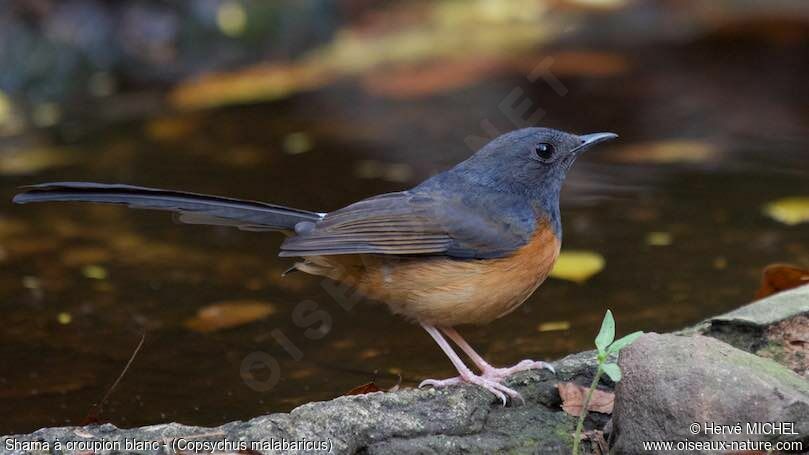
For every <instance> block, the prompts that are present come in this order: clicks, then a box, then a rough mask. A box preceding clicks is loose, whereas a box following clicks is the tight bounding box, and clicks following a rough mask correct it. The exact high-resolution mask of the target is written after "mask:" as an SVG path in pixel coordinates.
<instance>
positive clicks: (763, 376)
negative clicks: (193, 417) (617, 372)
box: [0, 287, 809, 455]
mask: <svg viewBox="0 0 809 455" xmlns="http://www.w3.org/2000/svg"><path fill="white" fill-rule="evenodd" d="M807 296H809V287H804V288H799V289H794V290H791V291H786V292H783V293H780V294H776V295H775V296H772V297H769V298H767V299H764V300H761V301H759V302H756V303H753V304H751V305H748V306H746V307H743V308H741V309H739V310H737V311H734V312H731V313H728V314H726V315H722V316H719V317H716V318H712V319H709V320H707V321H705V322H703V323H701V324H700V325H698V326H695V327H692V328H690V329H686V330H684V331H682V332H679V333H680V335H689V336H687V337H686V336H674V335H654V334H652V335H646V336H644V337H641V339H640V340H638V341H637V342H636V343H635V344H634V345H632V346H631V347H629V348H627V349H625V350H624V351H623V352H622V354H621V359H620V364H621V367H622V368H623V370H624V380H623V381H621V383H620V385H619V386H618V388H617V397H616V400H615V405H616V408H615V415H614V421H613V428H614V429H615V432H616V434H617V440H616V443H617V444H618V450H616V451H615V453H636V452H640V449H639V448H638V447H640V446H639V445H638V444H639V443H640V441H643V440H650V441H653V440H676V439H680V440H684V439H683V438H689V437H690V438H691V439H692V440H698V439H699V438H703V437H704V435H702V436H694V435H690V434H688V424H689V423H691V422H693V421H698V422H700V423H701V424H704V423H705V422H706V421H710V422H716V423H718V424H735V423H736V421H737V420H738V421H740V422H742V424H743V425H744V423H745V422H754V421H773V420H778V419H782V420H784V421H794V422H796V428H795V430H796V431H798V432H800V434H801V435H802V436H801V437H803V438H804V439H803V442H804V447H807V448H809V441H807V440H806V438H805V435H807V434H809V429H807V428H806V426H807V424H809V406H808V405H807V395H809V391H808V390H809V384H807V382H806V381H805V380H802V379H801V378H800V377H798V376H796V375H795V374H793V373H792V372H790V371H789V370H787V369H785V368H783V367H781V366H780V365H779V364H777V363H775V362H772V361H770V360H766V359H762V358H759V357H756V356H755V355H752V354H747V353H745V352H742V351H740V350H738V349H735V348H733V347H731V346H729V345H727V344H725V343H722V342H721V341H717V340H715V339H712V338H707V337H704V336H700V334H702V333H705V334H707V335H712V336H715V337H717V338H722V339H725V340H727V341H729V342H731V343H733V344H734V345H739V346H742V347H743V348H748V347H750V346H754V345H760V344H762V343H766V342H767V341H766V339H765V338H764V332H765V330H766V329H767V327H768V326H770V325H771V324H773V323H777V322H780V321H784V320H787V319H790V318H792V317H794V316H796V315H799V314H802V313H807V312H809V298H807ZM751 350H754V349H751ZM554 366H555V367H556V370H557V374H556V375H555V376H554V375H552V374H550V373H549V372H547V371H542V372H540V371H536V370H534V371H530V372H524V373H520V374H517V375H515V376H513V377H512V378H510V379H509V381H508V383H507V384H508V385H509V386H510V387H513V388H515V389H517V390H518V391H519V392H520V393H522V395H523V397H525V400H526V403H525V405H516V406H509V407H505V408H504V407H502V406H500V404H499V402H498V401H497V400H496V399H495V398H494V396H492V395H491V394H489V393H488V392H486V391H484V390H482V389H479V388H477V387H473V386H461V387H452V388H449V389H444V390H432V389H426V390H413V389H405V390H401V391H399V392H394V393H373V394H368V395H360V396H350V397H342V398H337V399H335V400H332V401H327V402H319V403H310V404H306V405H304V406H301V407H299V408H297V409H294V410H293V411H292V412H290V413H288V414H271V415H267V416H261V417H256V418H255V419H252V420H249V421H247V422H231V423H228V424H225V425H222V426H221V427H217V428H200V427H191V426H185V425H179V424H176V423H170V424H164V425H153V426H148V427H142V428H133V429H119V428H116V427H115V426H113V425H100V426H88V427H64V428H43V429H41V430H39V431H36V432H34V433H31V434H27V435H16V436H5V437H1V438H0V454H15V455H16V454H23V453H43V454H44V453H48V454H59V453H68V452H70V453H75V452H78V451H81V450H72V451H71V450H68V448H67V447H66V444H67V443H68V442H76V441H85V442H95V443H99V442H104V443H105V444H106V446H105V447H100V448H98V449H97V450H95V453H98V454H109V453H112V452H115V453H118V454H135V453H138V454H141V453H175V452H176V450H171V449H172V448H174V449H182V448H183V447H182V446H179V445H178V444H180V443H185V444H186V445H185V448H191V449H196V450H193V451H196V452H205V450H203V449H204V447H200V446H189V445H188V444H189V443H196V444H200V443H201V442H203V441H209V442H217V441H218V442H220V443H222V442H223V441H227V443H228V444H230V446H228V447H212V448H215V449H221V450H217V451H218V452H225V453H233V452H236V451H237V449H242V448H245V449H256V452H260V453H261V454H262V455H268V454H271V453H314V452H315V450H307V449H306V448H305V447H304V448H287V449H286V450H285V449H284V448H283V447H276V448H275V449H274V448H272V447H270V448H267V447H261V446H259V447H252V446H251V443H253V442H258V443H264V444H268V443H271V442H272V441H273V440H275V441H276V442H278V443H280V442H281V440H282V439H286V440H287V441H292V442H295V441H298V442H300V441H303V440H307V441H327V442H328V445H329V447H328V448H331V449H332V453H372V454H373V453H499V452H511V453H531V454H534V453H538V454H557V453H570V444H571V442H572V440H571V435H572V433H573V429H574V426H575V423H576V419H575V418H573V417H570V416H568V415H567V414H565V413H564V412H562V411H561V409H560V398H559V394H558V392H557V390H556V388H555V384H556V383H557V382H560V381H574V382H576V383H579V384H582V385H589V383H590V382H591V381H592V378H593V374H594V371H595V368H594V367H595V352H594V351H587V352H581V353H578V354H572V355H569V356H567V357H565V358H564V359H562V360H560V361H558V362H555V363H554ZM601 385H602V387H606V388H609V387H610V386H611V385H612V383H611V382H610V381H609V380H608V379H607V378H606V377H604V378H603V380H602V383H601ZM595 416H600V420H599V419H589V421H590V423H591V424H594V426H595V427H597V428H602V427H603V426H604V423H605V420H606V416H604V415H597V414H596V415H595ZM689 419H690V420H689ZM798 423H800V425H798ZM606 430H609V425H607V428H606ZM763 436H765V435H762V437H763ZM750 439H755V438H750ZM57 440H59V441H60V442H61V444H62V447H61V448H56V447H55V442H56V441H57ZM127 440H128V441H129V442H130V443H131V442H133V441H137V442H141V443H142V442H150V441H151V442H156V443H157V444H158V445H159V447H158V448H148V447H147V448H142V447H141V448H137V447H135V448H133V447H131V446H130V447H128V446H127V445H126V442H127ZM34 441H44V442H47V443H48V446H47V447H42V450H36V448H35V447H30V446H25V447H22V446H15V445H14V443H15V442H17V443H20V444H27V443H31V442H34ZM240 444H243V446H242V445H240ZM167 449H168V450H167ZM208 451H211V450H208ZM678 452H683V451H672V452H670V453H678ZM244 453H249V454H255V452H244Z"/></svg>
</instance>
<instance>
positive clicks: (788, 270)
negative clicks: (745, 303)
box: [756, 264, 809, 299]
mask: <svg viewBox="0 0 809 455" xmlns="http://www.w3.org/2000/svg"><path fill="white" fill-rule="evenodd" d="M807 283H809V269H804V268H801V267H798V266H794V265H790V264H770V265H768V266H767V267H765V268H764V271H763V272H762V274H761V286H760V287H759V289H758V292H756V299H762V298H764V297H767V296H768V295H773V294H775V293H778V292H781V291H786V290H787V289H792V288H796V287H798V286H801V285H803V284H807Z"/></svg>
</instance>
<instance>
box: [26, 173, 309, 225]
mask: <svg viewBox="0 0 809 455" xmlns="http://www.w3.org/2000/svg"><path fill="white" fill-rule="evenodd" d="M23 190H24V191H23V192H21V193H19V194H17V195H16V196H14V202H16V203H18V204H27V203H29V202H99V203H107V204H124V205H127V206H129V207H132V208H138V209H153V210H167V211H170V212H175V213H178V214H179V217H178V219H179V220H180V221H182V222H184V223H191V224H214V225H225V226H234V227H238V228H239V229H242V230H248V231H257V230H258V231H279V230H293V229H294V228H295V225H296V224H297V223H299V222H301V221H310V222H314V221H318V220H320V218H322V216H323V214H320V213H316V212H309V211H307V210H299V209H293V208H289V207H283V206H280V205H273V204H266V203H263V202H255V201H245V200H240V199H231V198H225V197H219V196H208V195H205V194H196V193H186V192H180V191H171V190H160V189H155V188H144V187H139V186H131V185H109V184H103V183H91V182H56V183H43V184H40V185H32V186H27V187H24V188H23Z"/></svg>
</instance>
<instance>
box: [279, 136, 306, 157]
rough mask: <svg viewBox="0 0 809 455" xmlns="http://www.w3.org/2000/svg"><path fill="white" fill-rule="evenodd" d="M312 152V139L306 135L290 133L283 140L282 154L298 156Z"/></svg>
mask: <svg viewBox="0 0 809 455" xmlns="http://www.w3.org/2000/svg"><path fill="white" fill-rule="evenodd" d="M309 150H312V139H311V138H310V137H309V135H308V134H306V133H300V132H298V133H291V134H288V135H287V136H286V137H285V138H284V152H286V153H288V154H290V155H300V154H301V153H306V152H308V151H309Z"/></svg>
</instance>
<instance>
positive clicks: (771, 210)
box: [764, 196, 809, 226]
mask: <svg viewBox="0 0 809 455" xmlns="http://www.w3.org/2000/svg"><path fill="white" fill-rule="evenodd" d="M764 214H765V215H767V216H769V217H770V218H772V219H774V220H776V221H780V222H782V223H784V224H788V225H790V226H794V225H796V224H800V223H805V222H807V221H809V196H793V197H785V198H782V199H778V200H776V201H772V202H770V203H769V204H767V205H765V206H764Z"/></svg>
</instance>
